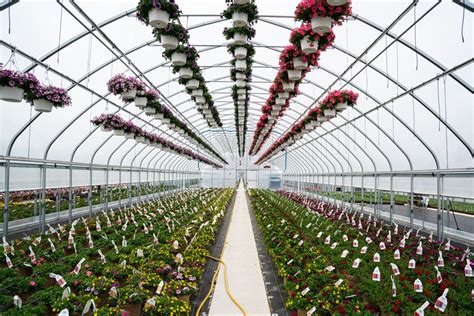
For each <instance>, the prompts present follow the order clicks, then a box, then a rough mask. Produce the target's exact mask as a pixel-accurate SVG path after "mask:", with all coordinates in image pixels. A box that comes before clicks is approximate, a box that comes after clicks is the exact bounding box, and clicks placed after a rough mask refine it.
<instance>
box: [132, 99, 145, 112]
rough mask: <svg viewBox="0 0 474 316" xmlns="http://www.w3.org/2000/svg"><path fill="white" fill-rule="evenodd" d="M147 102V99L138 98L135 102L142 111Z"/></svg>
mask: <svg viewBox="0 0 474 316" xmlns="http://www.w3.org/2000/svg"><path fill="white" fill-rule="evenodd" d="M147 101H148V100H147V98H146V97H136V98H135V101H134V102H135V106H136V107H137V108H139V109H140V110H141V109H143V108H144V107H145V106H146V104H147Z"/></svg>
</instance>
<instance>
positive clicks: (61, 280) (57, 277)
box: [49, 273, 67, 287]
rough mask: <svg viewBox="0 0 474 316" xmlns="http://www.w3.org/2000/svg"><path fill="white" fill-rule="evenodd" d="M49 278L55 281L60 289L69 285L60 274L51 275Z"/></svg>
mask: <svg viewBox="0 0 474 316" xmlns="http://www.w3.org/2000/svg"><path fill="white" fill-rule="evenodd" d="M49 277H50V278H53V279H55V280H56V283H58V285H59V286H60V287H64V286H65V285H66V284H67V283H66V281H65V280H64V278H63V277H62V276H60V275H59V274H54V273H50V274H49Z"/></svg>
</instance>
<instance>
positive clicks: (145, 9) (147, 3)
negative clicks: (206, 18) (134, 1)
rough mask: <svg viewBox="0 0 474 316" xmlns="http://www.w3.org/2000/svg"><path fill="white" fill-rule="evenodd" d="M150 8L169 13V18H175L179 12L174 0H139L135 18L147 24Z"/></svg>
mask: <svg viewBox="0 0 474 316" xmlns="http://www.w3.org/2000/svg"><path fill="white" fill-rule="evenodd" d="M152 9H158V10H163V11H166V12H168V13H169V15H170V19H177V18H178V17H179V16H180V14H181V10H180V9H179V7H178V5H177V4H176V3H175V2H174V0H170V1H168V0H140V2H138V5H137V18H138V19H139V20H140V21H141V22H143V23H145V24H146V25H148V23H149V19H148V13H149V12H150V11H151V10H152Z"/></svg>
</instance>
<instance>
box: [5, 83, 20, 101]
mask: <svg viewBox="0 0 474 316" xmlns="http://www.w3.org/2000/svg"><path fill="white" fill-rule="evenodd" d="M24 94H25V90H23V89H21V88H18V87H6V86H0V100H3V101H8V102H21V100H23V95H24Z"/></svg>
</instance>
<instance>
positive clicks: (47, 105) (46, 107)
mask: <svg viewBox="0 0 474 316" xmlns="http://www.w3.org/2000/svg"><path fill="white" fill-rule="evenodd" d="M33 104H34V105H35V111H36V112H51V110H52V109H53V103H52V102H50V101H48V100H45V99H36V100H34V101H33Z"/></svg>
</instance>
